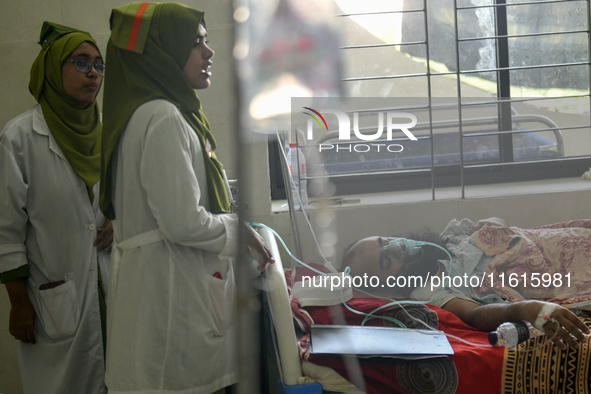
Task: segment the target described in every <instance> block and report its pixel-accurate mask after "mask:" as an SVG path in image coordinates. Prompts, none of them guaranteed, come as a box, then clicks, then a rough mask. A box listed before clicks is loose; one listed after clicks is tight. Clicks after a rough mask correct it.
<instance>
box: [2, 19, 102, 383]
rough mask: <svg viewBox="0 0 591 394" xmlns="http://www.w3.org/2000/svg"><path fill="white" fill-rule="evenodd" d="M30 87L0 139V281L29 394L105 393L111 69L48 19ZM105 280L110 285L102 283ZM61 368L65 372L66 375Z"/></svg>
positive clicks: (81, 35)
mask: <svg viewBox="0 0 591 394" xmlns="http://www.w3.org/2000/svg"><path fill="white" fill-rule="evenodd" d="M39 44H40V45H41V51H40V52H39V55H38V56H37V58H36V60H35V62H34V63H33V66H32V68H31V78H30V82H29V90H30V92H31V94H32V95H33V97H34V98H35V100H36V101H37V103H38V104H37V105H35V106H34V107H33V108H32V109H30V110H28V111H26V112H25V113H23V114H21V115H19V116H18V117H16V118H14V119H13V120H11V121H9V122H8V123H7V124H6V126H5V127H4V128H3V129H2V132H1V133H0V190H2V191H3V192H2V193H0V211H1V212H2V215H0V281H1V282H2V283H5V285H6V289H7V291H8V294H9V297H10V302H11V312H10V322H9V331H10V333H11V334H12V335H13V336H14V337H15V339H17V340H18V341H19V346H18V352H19V360H20V362H19V366H20V372H21V377H22V381H23V388H24V392H25V393H50V392H51V393H71V392H80V393H82V392H84V393H105V390H106V388H105V385H104V373H105V360H104V348H105V342H106V341H105V333H106V311H105V308H104V306H105V294H104V291H105V290H106V288H107V285H108V273H109V261H110V256H109V255H108V254H107V251H108V249H109V245H110V243H111V239H112V238H109V237H111V230H110V229H111V226H110V224H109V223H110V222H109V221H106V220H105V217H104V216H103V215H102V213H101V212H100V210H99V209H98V198H96V196H97V195H98V191H99V186H98V180H99V175H100V149H101V133H102V125H101V121H100V114H99V109H98V104H97V102H96V95H97V93H98V91H99V89H100V86H101V82H102V77H103V73H104V70H105V65H104V63H103V59H102V56H101V54H100V52H99V50H98V47H97V44H96V42H95V41H94V40H93V39H92V37H91V36H90V35H89V34H88V33H87V32H84V31H80V30H76V29H73V28H69V27H66V26H62V25H58V24H55V23H50V22H45V23H44V25H43V27H42V30H41V36H40V41H39ZM101 273H102V278H101ZM56 371H59V373H56Z"/></svg>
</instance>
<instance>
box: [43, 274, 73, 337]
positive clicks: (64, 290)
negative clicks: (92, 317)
mask: <svg viewBox="0 0 591 394" xmlns="http://www.w3.org/2000/svg"><path fill="white" fill-rule="evenodd" d="M56 283H59V282H56ZM41 287H42V288H41V289H39V290H38V291H37V294H38V300H39V320H40V321H41V324H42V326H43V329H44V330H45V333H46V334H47V336H49V337H50V338H51V339H58V338H62V337H66V336H70V335H72V334H74V333H75V332H76V328H77V326H78V319H79V315H80V314H79V312H78V299H77V298H78V297H77V296H76V287H75V286H74V281H73V280H67V281H66V282H64V283H61V284H58V285H57V286H55V287H49V288H44V289H43V286H41Z"/></svg>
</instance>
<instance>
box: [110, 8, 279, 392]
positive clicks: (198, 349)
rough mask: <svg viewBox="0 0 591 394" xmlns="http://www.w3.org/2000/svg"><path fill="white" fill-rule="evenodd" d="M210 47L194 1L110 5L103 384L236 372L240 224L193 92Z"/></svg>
mask: <svg viewBox="0 0 591 394" xmlns="http://www.w3.org/2000/svg"><path fill="white" fill-rule="evenodd" d="M213 56H214V51H213V50H212V49H211V48H210V47H209V46H208V44H207V32H206V29H205V22H204V20H203V12H200V11H197V10H194V9H192V8H188V7H185V6H183V5H180V4H175V3H160V4H151V3H132V4H128V5H126V6H123V7H120V8H116V9H114V10H113V12H112V14H111V38H110V40H109V43H108V47H107V62H108V63H109V77H108V78H107V80H106V84H105V96H104V102H105V107H104V124H105V126H104V132H103V146H102V149H103V156H102V166H101V171H102V172H101V196H100V198H101V209H102V210H103V212H104V213H105V215H107V216H108V217H109V218H112V219H114V222H113V223H114V224H113V227H114V232H115V238H116V240H117V247H116V248H115V252H114V257H113V270H112V274H113V277H114V280H113V281H112V283H111V285H112V287H111V293H110V297H109V309H108V322H109V323H108V324H109V337H108V344H107V375H106V383H107V387H108V388H109V392H110V393H124V392H143V391H146V392H147V391H149V392H150V393H165V392H166V393H168V392H172V391H179V392H183V393H204V394H209V393H213V392H216V391H217V390H221V389H223V388H224V387H226V386H229V385H231V384H233V383H235V382H236V380H237V371H236V367H237V365H236V363H237V360H236V354H235V344H234V341H233V338H234V334H233V332H232V320H233V319H232V315H233V298H234V278H233V269H232V260H231V257H232V256H234V255H235V254H236V252H237V232H238V226H239V224H238V219H237V217H236V215H235V214H232V213H230V206H229V203H228V195H227V191H226V188H225V185H224V178H223V173H222V165H221V163H220V162H219V161H218V160H217V158H216V155H215V148H216V141H215V139H214V136H213V133H212V132H211V130H210V126H209V122H208V121H207V119H206V118H205V115H204V113H203V110H202V107H201V102H200V100H199V97H198V96H197V93H196V91H195V89H205V88H207V87H209V85H210V77H211V71H210V67H211V66H212V63H213V62H212V58H213ZM253 239H254V240H255V246H256V247H257V250H259V251H261V252H262V254H263V255H264V256H265V261H264V262H263V263H266V262H268V261H269V260H270V253H269V250H268V249H267V248H266V247H265V246H264V244H263V243H262V241H261V240H260V238H254V237H253ZM261 268H262V265H261Z"/></svg>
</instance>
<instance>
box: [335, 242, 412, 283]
mask: <svg viewBox="0 0 591 394" xmlns="http://www.w3.org/2000/svg"><path fill="white" fill-rule="evenodd" d="M393 239H395V238H391V237H378V236H374V237H369V238H364V239H362V240H360V241H358V242H357V243H355V244H354V245H353V246H352V247H351V249H350V250H349V253H350V255H351V256H352V257H351V259H350V260H349V262H348V266H349V267H351V275H353V276H363V274H367V275H368V276H370V277H371V276H377V277H378V278H380V281H382V282H384V281H386V279H387V278H388V276H397V275H403V274H404V271H405V270H406V269H407V267H409V266H410V265H409V264H404V263H403V260H402V258H401V256H400V255H399V254H396V253H380V249H381V247H382V245H384V244H386V242H388V241H391V240H393ZM407 259H408V257H407ZM406 262H407V263H408V261H406ZM342 268H343V269H344V268H345V267H342Z"/></svg>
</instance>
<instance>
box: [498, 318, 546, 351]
mask: <svg viewBox="0 0 591 394" xmlns="http://www.w3.org/2000/svg"><path fill="white" fill-rule="evenodd" d="M540 335H544V333H543V332H542V331H540V330H538V329H537V328H535V327H534V326H532V325H531V324H529V323H527V322H525V321H518V322H508V323H503V324H501V325H500V326H499V327H497V329H496V330H495V331H493V332H490V333H488V342H490V344H491V345H499V346H505V347H511V346H517V345H518V344H520V343H521V342H523V341H527V340H528V339H529V338H534V337H537V336H540Z"/></svg>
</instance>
